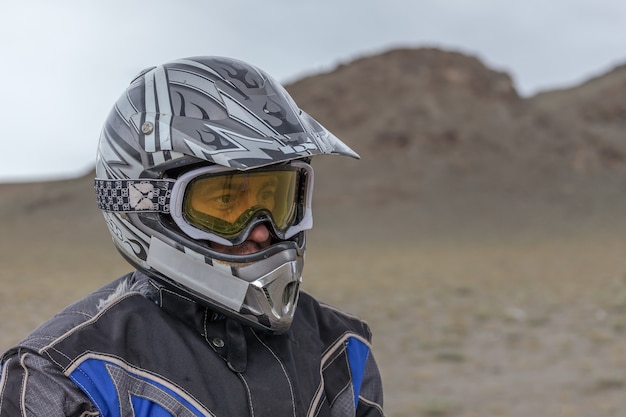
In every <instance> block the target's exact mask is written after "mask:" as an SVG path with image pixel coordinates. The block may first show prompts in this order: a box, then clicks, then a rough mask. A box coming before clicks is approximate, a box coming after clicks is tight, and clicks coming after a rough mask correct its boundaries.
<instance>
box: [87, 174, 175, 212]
mask: <svg viewBox="0 0 626 417" xmlns="http://www.w3.org/2000/svg"><path fill="white" fill-rule="evenodd" d="M174 183H175V181H174V180H149V179H142V180H103V179H98V178H96V179H95V180H94V188H95V190H96V199H97V202H98V208H99V209H100V210H104V211H120V212H136V211H152V212H161V213H169V212H170V198H171V195H172V188H173V187H174Z"/></svg>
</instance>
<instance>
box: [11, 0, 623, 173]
mask: <svg viewBox="0 0 626 417" xmlns="http://www.w3.org/2000/svg"><path fill="white" fill-rule="evenodd" d="M7 3H9V4H7ZM0 21H1V22H2V23H1V24H0V39H1V41H0V62H1V64H2V65H0V77H1V79H2V86H3V87H2V92H1V93H0V110H1V111H0V115H1V116H0V117H1V119H0V122H1V124H2V127H3V136H2V138H1V139H0V140H1V143H2V154H1V155H2V158H1V160H0V181H4V182H7V181H24V180H42V179H57V178H63V177H72V176H77V175H82V174H84V173H85V172H87V170H89V169H91V167H92V166H93V164H94V157H95V153H96V146H97V141H98V136H99V133H100V128H101V127H102V123H103V122H104V119H105V117H106V115H107V113H108V112H109V110H110V108H111V106H112V105H113V103H114V102H115V100H116V99H117V98H118V96H119V95H120V94H121V93H122V92H123V90H124V89H125V88H126V86H127V84H128V82H129V81H130V80H131V79H132V78H133V77H134V76H135V75H136V74H137V73H138V72H139V71H140V70H141V69H143V68H145V67H148V66H152V65H156V64H160V63H163V62H166V61H169V60H173V59H177V58H182V57H187V56H195V55H223V56H231V57H234V58H239V59H243V60H244V61H248V62H250V63H252V64H255V65H257V66H259V67H261V68H263V69H264V70H266V71H267V72H269V73H270V74H272V75H273V76H274V77H276V78H277V79H278V80H280V81H282V82H289V81H294V80H296V79H298V78H300V77H302V76H303V75H307V74H311V73H315V72H320V71H325V70H329V69H332V68H333V67H334V66H335V65H336V64H338V63H341V62H348V61H350V60H352V59H354V58H355V57H358V56H363V55H370V54H374V53H379V52H382V51H384V50H388V49H391V48H395V47H400V46H402V47H406V46H409V47H424V46H427V47H432V46H435V47H441V48H444V49H449V50H455V51H461V52H465V53H468V54H471V55H474V56H477V57H478V58H480V59H481V60H482V61H483V62H484V63H485V64H487V65H488V66H489V67H491V68H493V69H497V70H504V71H506V72H508V73H509V74H510V75H511V76H512V77H513V79H514V82H515V84H516V86H517V89H518V91H519V92H520V93H521V94H523V95H530V94H533V93H535V92H537V91H540V90H545V89H553V88H559V87H567V86H571V85H574V84H576V83H579V82H581V81H583V80H586V79H588V78H590V77H592V76H596V75H600V74H602V73H604V72H606V71H608V70H609V69H611V68H612V67H614V66H615V65H617V64H622V63H626V2H624V1H621V0H552V1H550V0H548V1H546V0H526V1H516V2H512V1H509V2H507V1H502V0H471V1H468V0H385V1H381V0H377V1H374V0H359V1H355V0H350V1H348V0H308V1H305V0H266V1H264V2H260V1H253V0H238V1H233V0H222V1H219V2H218V1H214V0H177V1H172V0H170V1H165V0H150V1H145V0H135V1H132V0H54V1H50V0H39V1H36V0H21V1H19V2H18V1H11V2H9V0H0Z"/></svg>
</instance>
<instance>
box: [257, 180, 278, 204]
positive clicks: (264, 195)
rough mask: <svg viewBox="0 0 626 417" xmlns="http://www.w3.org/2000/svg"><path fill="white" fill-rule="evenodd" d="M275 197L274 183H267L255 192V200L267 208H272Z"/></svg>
mask: <svg viewBox="0 0 626 417" xmlns="http://www.w3.org/2000/svg"><path fill="white" fill-rule="evenodd" d="M275 197H276V185H274V184H267V185H265V186H264V187H263V188H262V189H261V190H260V191H259V192H258V193H257V202H258V203H259V204H260V205H262V206H264V207H267V208H270V209H271V208H273V206H274V202H275Z"/></svg>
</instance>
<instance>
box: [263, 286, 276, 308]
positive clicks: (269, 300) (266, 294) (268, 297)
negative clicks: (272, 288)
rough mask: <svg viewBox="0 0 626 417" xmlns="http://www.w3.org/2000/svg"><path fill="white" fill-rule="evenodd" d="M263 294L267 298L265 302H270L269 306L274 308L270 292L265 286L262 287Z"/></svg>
mask: <svg viewBox="0 0 626 417" xmlns="http://www.w3.org/2000/svg"><path fill="white" fill-rule="evenodd" d="M263 294H265V298H266V299H267V302H268V303H269V304H270V307H272V308H274V302H273V301H272V297H271V296H270V292H269V291H268V290H267V288H266V287H263Z"/></svg>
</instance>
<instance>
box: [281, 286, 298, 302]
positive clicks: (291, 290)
mask: <svg viewBox="0 0 626 417" xmlns="http://www.w3.org/2000/svg"><path fill="white" fill-rule="evenodd" d="M297 291H298V283H297V282H290V283H289V284H288V285H287V286H286V287H285V291H283V305H284V306H288V305H289V304H291V303H292V302H293V297H294V294H296V292H297Z"/></svg>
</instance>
